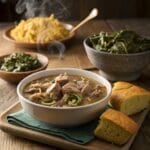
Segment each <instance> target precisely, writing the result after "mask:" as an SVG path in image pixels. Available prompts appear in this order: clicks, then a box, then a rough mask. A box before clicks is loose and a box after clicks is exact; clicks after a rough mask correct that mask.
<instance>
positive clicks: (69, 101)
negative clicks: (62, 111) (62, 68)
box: [23, 73, 106, 107]
mask: <svg viewBox="0 0 150 150" xmlns="http://www.w3.org/2000/svg"><path fill="white" fill-rule="evenodd" d="M23 95H24V97H26V98H27V99H29V100H31V101H33V102H35V103H38V104H42V105H46V106H50V107H76V106H83V105H88V104H91V103H94V102H96V101H99V100H101V99H102V98H103V97H105V96H106V87H105V86H103V85H101V84H99V83H98V82H97V81H95V80H92V79H89V78H87V77H85V76H80V75H68V74H67V73H64V74H60V75H52V76H47V77H43V78H40V79H37V80H34V81H32V82H30V83H29V84H28V85H27V86H26V87H25V88H24V90H23Z"/></svg>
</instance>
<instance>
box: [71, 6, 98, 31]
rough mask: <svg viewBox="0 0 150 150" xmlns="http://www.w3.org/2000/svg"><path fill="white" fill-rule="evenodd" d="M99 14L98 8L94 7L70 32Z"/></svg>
mask: <svg viewBox="0 0 150 150" xmlns="http://www.w3.org/2000/svg"><path fill="white" fill-rule="evenodd" d="M97 15H98V9H97V8H93V9H92V10H91V12H90V14H89V15H88V16H87V17H86V18H85V19H84V20H82V21H81V22H80V23H79V24H78V25H76V26H75V27H74V28H73V29H72V30H71V31H70V32H71V33H73V32H75V31H76V30H77V29H78V28H80V27H81V26H82V25H84V24H85V23H87V22H88V21H89V20H91V19H93V18H95V17H96V16H97Z"/></svg>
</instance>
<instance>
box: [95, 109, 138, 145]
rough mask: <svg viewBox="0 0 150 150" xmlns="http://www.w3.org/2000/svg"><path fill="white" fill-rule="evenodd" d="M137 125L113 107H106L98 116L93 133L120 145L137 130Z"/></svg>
mask: <svg viewBox="0 0 150 150" xmlns="http://www.w3.org/2000/svg"><path fill="white" fill-rule="evenodd" d="M137 129H138V125H137V123H136V122H134V121H133V120H132V119H131V118H129V117H128V116H126V115H125V114H123V113H122V112H119V111H117V110H114V109H108V110H107V111H105V112H104V113H103V114H102V115H101V117H100V123H99V125H98V126H97V128H96V129H95V135H96V137H98V138H101V139H104V140H106V141H109V142H112V143H115V144H118V145H122V144H125V143H126V142H127V141H128V140H129V139H130V137H131V136H132V135H133V134H134V133H135V132H136V131H137Z"/></svg>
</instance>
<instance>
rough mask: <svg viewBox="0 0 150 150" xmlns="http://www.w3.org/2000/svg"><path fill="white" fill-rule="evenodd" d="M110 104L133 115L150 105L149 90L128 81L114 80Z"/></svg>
mask: <svg viewBox="0 0 150 150" xmlns="http://www.w3.org/2000/svg"><path fill="white" fill-rule="evenodd" d="M110 104H111V105H112V107H113V108H114V109H117V110H119V111H121V112H123V113H124V114H126V115H133V114H136V113H138V112H140V111H142V110H143V109H145V108H148V107H149V105H150V92H148V91H146V90H145V89H143V88H141V87H139V86H136V85H133V84H131V83H128V82H122V81H119V82H116V83H115V84H114V87H113V89H112V95H111V98H110Z"/></svg>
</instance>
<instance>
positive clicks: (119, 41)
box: [89, 30, 150, 54]
mask: <svg viewBox="0 0 150 150" xmlns="http://www.w3.org/2000/svg"><path fill="white" fill-rule="evenodd" d="M89 39H90V43H91V45H92V47H93V48H94V49H96V50H97V51H103V52H108V53H114V54H129V53H139V52H143V51H147V50H150V39H146V38H143V37H141V36H140V35H138V34H137V33H135V32H134V31H129V30H121V31H118V32H113V33H107V32H100V33H99V34H97V35H93V36H92V37H90V38H89Z"/></svg>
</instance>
